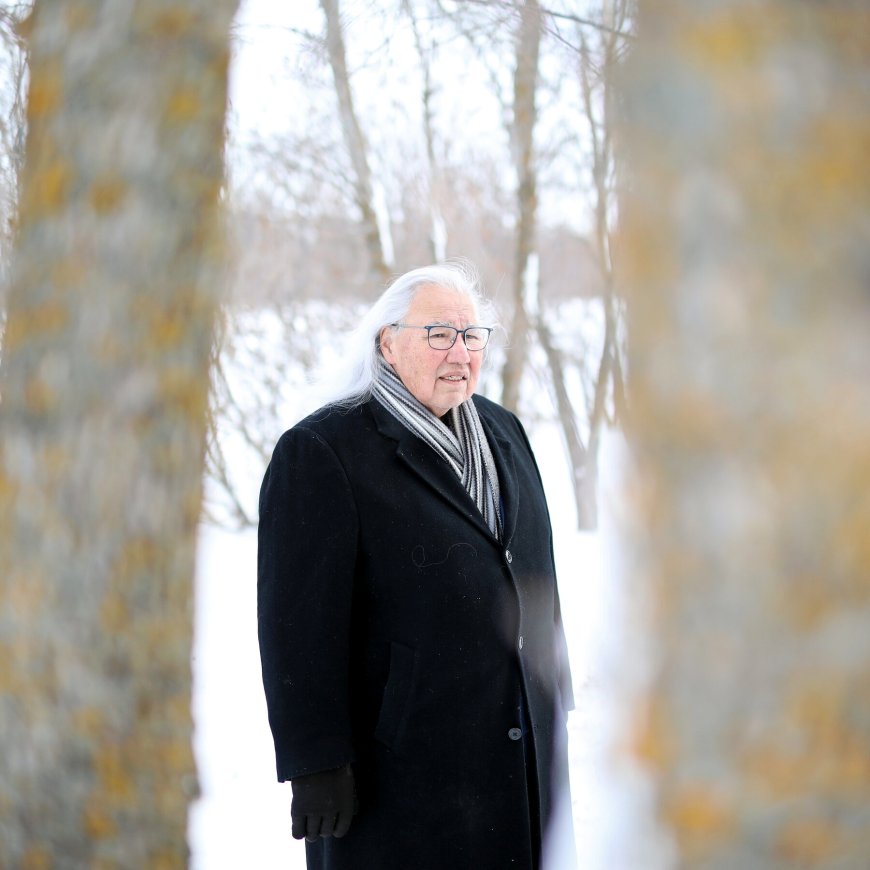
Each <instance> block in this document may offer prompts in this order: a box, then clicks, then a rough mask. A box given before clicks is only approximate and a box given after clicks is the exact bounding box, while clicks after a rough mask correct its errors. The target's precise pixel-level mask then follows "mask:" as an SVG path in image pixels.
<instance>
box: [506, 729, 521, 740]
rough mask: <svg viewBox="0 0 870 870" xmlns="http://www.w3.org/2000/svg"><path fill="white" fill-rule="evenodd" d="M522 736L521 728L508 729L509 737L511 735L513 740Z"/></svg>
mask: <svg viewBox="0 0 870 870" xmlns="http://www.w3.org/2000/svg"><path fill="white" fill-rule="evenodd" d="M522 736H523V732H522V731H520V729H519V728H511V730H510V731H508V737H510V739H511V740H519V739H520V738H521V737H522Z"/></svg>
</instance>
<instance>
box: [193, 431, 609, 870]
mask: <svg viewBox="0 0 870 870" xmlns="http://www.w3.org/2000/svg"><path fill="white" fill-rule="evenodd" d="M559 438H560V436H559V433H558V431H557V429H556V427H555V426H552V425H540V426H538V427H537V428H536V429H535V430H534V431H533V432H532V433H531V440H532V444H533V447H534V449H535V453H536V456H537V458H538V462H539V464H540V466H541V473H542V476H543V477H544V483H545V487H546V490H547V497H548V501H549V504H550V511H551V514H552V518H553V525H554V534H555V549H556V561H557V569H558V572H559V588H560V593H561V597H562V605H563V611H564V618H565V623H566V629H567V633H568V641H569V647H570V654H571V664H572V670H573V677H574V690H575V695H576V700H577V709H576V710H575V711H574V712H572V713H571V714H570V718H569V754H570V763H571V789H572V798H573V806H572V815H573V824H574V830H575V837H576V841H577V850H578V858H579V862H578V866H579V867H580V868H582V870H594V868H601V870H604V868H607V870H613V866H614V865H613V864H610V865H609V866H608V864H609V859H608V857H607V853H608V849H609V848H612V840H613V837H614V836H615V835H614V832H613V831H612V830H610V828H612V824H613V814H612V813H610V811H609V808H610V807H611V806H612V804H613V801H614V800H615V795H614V792H615V788H616V786H615V785H614V779H613V777H612V776H611V774H612V770H611V771H610V772H608V759H607V755H606V752H605V749H606V746H607V743H608V735H610V734H611V733H612V729H613V725H614V719H613V704H612V703H611V701H610V700H609V698H610V693H609V692H608V691H606V686H607V682H608V679H609V674H610V669H611V667H612V664H613V662H614V660H615V659H616V658H618V656H619V650H620V647H621V639H620V637H619V628H618V627H619V626H621V625H623V624H624V619H623V617H624V614H623V612H622V602H621V599H620V596H619V594H618V588H617V587H618V584H617V583H616V582H615V580H614V578H615V576H616V572H615V571H614V570H612V565H611V563H612V562H614V561H615V558H614V554H616V553H617V552H618V548H617V547H616V546H615V543H614V542H615V540H616V539H615V532H614V513H615V508H616V507H618V501H617V499H616V480H615V477H616V474H615V471H616V469H618V468H619V467H621V465H622V462H621V449H622V448H621V442H620V440H619V439H618V438H616V437H614V436H611V437H608V438H607V439H605V447H604V452H603V456H602V460H603V461H602V495H601V505H602V511H601V514H602V522H601V529H600V530H599V532H597V533H594V534H593V533H580V532H578V531H576V529H575V519H574V518H575V511H574V501H573V495H572V493H571V487H570V481H569V478H568V471H567V466H566V464H565V460H564V458H563V457H564V451H563V448H562V444H561V442H560V440H559ZM256 550H257V543H256V532H254V531H248V532H244V533H233V532H227V531H224V530H219V529H215V528H213V527H203V529H202V531H201V536H200V544H199V565H198V571H197V606H196V627H195V643H194V658H193V668H194V697H193V713H194V720H195V738H194V740H195V743H194V745H195V752H196V759H197V765H198V768H199V777H200V788H201V792H202V794H201V797H200V798H199V800H198V801H197V802H196V803H195V804H194V806H193V808H192V811H191V817H190V823H189V838H190V845H191V851H192V862H191V866H192V868H193V870H238V868H240V867H251V868H256V870H279V868H280V870H298V868H299V870H301V868H304V867H305V849H304V845H303V843H302V842H297V841H295V840H293V839H292V838H291V836H290V786H289V784H279V783H277V782H276V781H275V767H274V756H273V750H272V739H271V734H270V732H269V726H268V722H267V718H266V703H265V698H264V695H263V689H262V684H261V682H260V665H259V653H258V649H257V623H256ZM611 857H612V855H611ZM562 866H565V861H564V859H562V858H560V857H558V855H557V854H556V853H554V856H553V860H552V861H551V862H550V866H549V868H548V870H560V867H562Z"/></svg>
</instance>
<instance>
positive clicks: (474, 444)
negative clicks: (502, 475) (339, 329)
mask: <svg viewBox="0 0 870 870" xmlns="http://www.w3.org/2000/svg"><path fill="white" fill-rule="evenodd" d="M379 363H380V370H379V372H378V379H377V380H376V381H375V383H374V386H373V387H372V395H373V396H374V397H375V399H377V400H378V402H380V404H381V405H383V407H384V408H386V409H387V410H388V411H389V412H390V413H391V414H392V415H393V416H394V417H395V418H396V419H397V420H399V422H400V423H402V424H403V425H404V426H406V427H407V428H408V429H410V430H411V431H412V432H413V433H414V434H415V435H417V436H419V437H420V438H422V439H423V441H425V442H426V443H427V444H428V445H429V446H430V447H431V448H432V449H433V450H434V451H435V452H436V453H437V454H438V455H439V456H440V457H441V458H442V459H444V460H445V462H447V464H448V465H449V466H450V467H451V468H452V469H453V470H454V471H455V472H456V475H457V477H459V479H460V480H461V481H462V485H463V486H464V487H465V489H466V491H467V492H468V494H469V495H470V496H471V499H472V501H473V502H474V503H475V504H476V505H477V509H478V510H479V511H480V512H481V514H482V515H483V518H484V520H485V521H486V524H487V525H488V526H489V528H490V531H491V532H492V533H493V534H494V535H495V536H496V537H497V538H498V539H499V540H501V537H502V526H501V516H500V514H499V511H498V508H497V506H498V504H499V502H500V492H499V485H498V473H497V472H496V468H495V460H494V459H493V458H492V451H491V450H490V448H489V442H488V441H487V440H486V434H485V433H484V431H483V426H482V425H481V423H480V417H479V416H478V414H477V408H475V407H474V402H472V401H471V399H470V398H469V399H467V400H466V401H464V402H463V403H462V404H461V405H458V406H457V407H455V408H451V409H450V411H449V413H450V421H451V424H452V427H453V428H452V429H451V427H450V426H448V425H447V424H446V423H443V422H442V421H441V420H440V419H439V418H438V417H436V416H435V415H434V414H433V413H432V412H431V411H430V410H429V409H428V408H427V407H426V406H425V405H423V404H422V403H421V402H420V401H419V400H417V399H416V398H415V397H414V396H413V395H411V393H410V392H409V391H408V388H407V387H406V386H405V385H404V384H403V383H402V381H401V379H400V378H399V376H398V375H397V374H396V372H395V371H394V370H393V367H392V366H391V365H390V364H389V363H388V362H387V361H386V360H385V359H384V358H383V357H382V356H381V357H379Z"/></svg>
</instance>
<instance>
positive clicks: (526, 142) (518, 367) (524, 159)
mask: <svg viewBox="0 0 870 870" xmlns="http://www.w3.org/2000/svg"><path fill="white" fill-rule="evenodd" d="M540 51H541V8H540V6H539V5H538V2H537V0H524V2H523V3H522V5H521V6H520V7H519V27H518V30H517V36H516V55H515V66H514V79H513V118H512V122H511V126H510V133H511V150H512V156H513V166H514V171H515V173H516V185H517V187H516V197H517V209H516V213H517V230H516V247H515V249H514V267H513V275H512V286H513V293H512V297H513V320H512V322H511V329H510V343H509V344H508V348H507V353H506V356H505V363H504V368H503V370H502V404H504V405H505V407H507V408H509V409H510V410H512V411H516V410H517V409H518V407H519V399H520V384H521V382H522V376H523V368H524V364H525V360H526V356H527V353H528V350H527V349H528V343H529V328H530V322H529V313H528V308H527V305H528V295H529V278H530V274H529V266H530V260H531V258H532V257H533V255H534V253H535V250H534V248H535V224H536V220H537V207H538V193H537V175H536V168H535V157H534V133H535V123H536V121H537V108H536V105H535V97H536V95H537V85H538V58H539V56H540Z"/></svg>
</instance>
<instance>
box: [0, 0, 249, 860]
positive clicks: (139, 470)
mask: <svg viewBox="0 0 870 870" xmlns="http://www.w3.org/2000/svg"><path fill="white" fill-rule="evenodd" d="M234 7H235V2H234V0H217V2H215V0H209V2H205V0H187V2H179V0H175V2H172V3H169V2H163V0H137V2H132V3H131V2H125V0H106V2H103V3H101V4H99V5H98V6H90V5H87V4H85V5H82V4H80V3H75V2H65V0H63V2H62V0H55V2H50V0H37V3H36V6H35V11H34V13H33V17H32V21H31V27H30V36H29V38H30V57H31V79H30V94H29V101H28V123H29V131H28V138H27V146H26V157H25V167H24V174H23V178H22V199H21V205H20V220H19V229H18V241H17V250H16V258H15V263H14V267H13V276H12V285H11V288H10V291H9V298H8V321H7V328H6V333H5V336H4V347H3V363H2V370H0V374H2V405H0V733H2V734H3V752H2V753H0V866H2V867H9V868H13V867H24V868H43V867H45V868H48V867H57V868H79V867H82V868H83V867H119V868H120V867H124V868H127V867H143V868H144V867H148V868H173V867H178V868H180V867H184V866H185V865H186V863H187V845H186V828H187V805H188V802H189V800H190V799H191V797H193V796H194V795H195V793H196V776H195V772H194V764H193V757H192V751H191V720H190V689H191V685H190V650H191V631H192V619H191V609H192V608H191V592H192V578H193V560H194V543H195V533H196V524H197V517H198V514H199V506H200V487H201V469H202V454H203V442H204V430H205V420H206V415H205V411H206V395H207V388H208V371H207V369H208V360H209V349H210V342H211V335H212V324H213V318H214V313H215V309H216V305H217V297H218V288H219V286H220V283H221V280H222V273H221V271H220V269H221V264H220V259H221V256H222V247H221V245H220V242H219V235H218V226H219V220H218V194H219V189H220V185H221V183H222V154H223V132H224V115H225V106H226V84H227V65H228V58H229V54H228V33H229V26H230V21H231V17H232V14H233V12H234Z"/></svg>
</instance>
